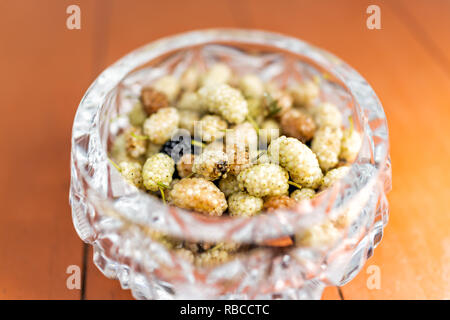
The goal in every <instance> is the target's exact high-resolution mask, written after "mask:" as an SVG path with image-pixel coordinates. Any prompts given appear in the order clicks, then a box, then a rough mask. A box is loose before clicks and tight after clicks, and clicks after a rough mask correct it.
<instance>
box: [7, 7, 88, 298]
mask: <svg viewBox="0 0 450 320" xmlns="http://www.w3.org/2000/svg"><path fill="white" fill-rule="evenodd" d="M69 4H71V1H48V0H45V1H27V2H23V1H2V2H1V3H0V15H1V16H0V39H1V42H2V45H1V49H0V70H2V71H1V72H2V77H1V78H0V99H1V104H0V108H1V111H2V116H1V117H0V139H1V141H0V143H1V146H2V151H1V157H0V166H1V168H2V170H1V173H0V179H1V182H2V183H1V185H0V202H1V204H2V214H1V215H0V243H1V245H0V299H79V297H80V290H68V289H67V287H66V279H67V277H68V275H67V274H66V269H67V267H68V266H69V265H78V266H80V267H81V265H82V243H81V240H80V239H79V238H78V236H77V235H76V233H75V231H74V228H73V225H72V220H71V213H70V207H69V204H68V192H69V176H70V170H69V153H70V136H71V132H70V131H71V126H72V121H73V116H74V113H75V110H76V107H77V105H78V103H79V101H80V100H81V97H82V95H83V92H84V90H85V89H86V88H87V86H88V85H89V83H90V82H91V81H92V80H93V78H92V68H93V61H92V59H91V58H92V44H93V32H92V31H93V23H94V20H93V19H92V18H93V17H92V16H91V15H90V14H89V10H88V8H90V7H91V6H92V4H91V3H89V2H86V3H85V8H86V12H83V14H84V15H83V22H82V23H83V24H82V30H77V31H69V30H67V29H66V17H67V15H66V7H67V6H68V5H69Z"/></svg>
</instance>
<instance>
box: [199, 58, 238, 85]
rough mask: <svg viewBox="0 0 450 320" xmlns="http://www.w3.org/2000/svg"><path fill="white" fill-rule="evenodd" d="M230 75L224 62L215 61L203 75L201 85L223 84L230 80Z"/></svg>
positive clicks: (229, 70) (228, 68)
mask: <svg viewBox="0 0 450 320" xmlns="http://www.w3.org/2000/svg"><path fill="white" fill-rule="evenodd" d="M232 75H233V73H232V71H231V69H230V67H228V66H227V65H226V64H224V63H217V64H215V65H213V66H212V67H211V68H209V69H208V70H207V71H206V73H205V74H204V75H203V77H202V85H204V86H205V85H215V84H224V83H227V82H229V81H230V79H231V77H232Z"/></svg>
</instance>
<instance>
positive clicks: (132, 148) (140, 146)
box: [125, 127, 147, 158]
mask: <svg viewBox="0 0 450 320" xmlns="http://www.w3.org/2000/svg"><path fill="white" fill-rule="evenodd" d="M125 137H126V149H127V152H128V154H129V155H130V156H131V157H133V158H139V157H140V156H142V155H143V154H145V151H146V150H147V140H146V138H145V137H143V135H142V130H141V129H140V128H136V127H130V128H128V129H127V130H126V131H125Z"/></svg>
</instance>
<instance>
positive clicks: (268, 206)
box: [264, 195, 297, 212]
mask: <svg viewBox="0 0 450 320" xmlns="http://www.w3.org/2000/svg"><path fill="white" fill-rule="evenodd" d="M296 204H297V203H296V202H295V200H294V199H291V198H289V197H288V196H286V195H282V196H272V197H267V198H265V199H264V209H265V210H267V212H272V211H275V210H280V209H290V208H292V207H294V206H295V205H296Z"/></svg>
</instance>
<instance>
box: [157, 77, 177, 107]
mask: <svg viewBox="0 0 450 320" xmlns="http://www.w3.org/2000/svg"><path fill="white" fill-rule="evenodd" d="M153 88H155V89H156V90H158V91H160V92H162V93H164V94H165V95H166V96H167V98H168V99H169V101H170V102H173V101H174V100H175V99H176V98H177V96H178V93H179V92H180V82H179V80H178V79H177V78H175V77H174V76H171V75H168V76H164V77H161V78H159V79H158V80H156V82H155V83H154V84H153Z"/></svg>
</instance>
